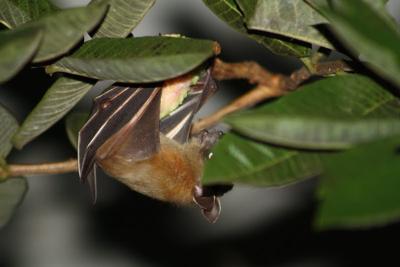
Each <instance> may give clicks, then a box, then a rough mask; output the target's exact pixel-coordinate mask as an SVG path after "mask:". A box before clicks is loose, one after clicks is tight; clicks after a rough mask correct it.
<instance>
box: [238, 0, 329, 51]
mask: <svg viewBox="0 0 400 267" xmlns="http://www.w3.org/2000/svg"><path fill="white" fill-rule="evenodd" d="M237 2H238V4H239V6H240V8H241V10H243V12H244V15H245V21H246V26H247V28H249V29H252V30H259V31H265V32H269V33H274V34H278V35H283V36H286V37H289V38H294V39H297V40H300V41H304V42H308V43H312V44H316V45H319V46H323V47H327V48H332V45H331V44H330V43H329V41H328V40H327V39H326V38H325V37H324V36H323V35H322V34H321V33H320V32H319V31H318V30H317V29H316V28H315V27H314V25H316V24H321V23H326V22H327V21H326V19H325V18H324V17H323V16H321V15H320V14H319V13H318V12H317V11H315V10H314V9H313V8H311V7H310V6H309V5H308V4H306V3H305V2H304V1H303V0H287V1H280V0H269V1H264V0H237Z"/></svg>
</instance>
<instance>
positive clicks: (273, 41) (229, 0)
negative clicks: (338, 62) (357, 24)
mask: <svg viewBox="0 0 400 267" xmlns="http://www.w3.org/2000/svg"><path fill="white" fill-rule="evenodd" d="M203 2H204V3H205V4H206V5H207V6H208V8H209V9H210V10H211V11H212V12H213V13H214V14H215V15H216V16H218V17H219V18H220V19H221V20H223V21H224V22H226V23H227V24H228V25H229V26H231V27H232V28H233V29H235V30H237V31H238V32H241V33H244V34H246V35H247V36H248V37H249V38H252V39H254V40H255V41H257V42H258V43H260V44H262V45H264V46H265V47H266V48H268V49H269V50H271V51H272V52H273V53H275V54H278V55H282V56H295V57H307V56H310V55H311V49H310V48H309V47H304V46H302V45H298V44H294V43H291V42H286V41H283V40H280V39H277V38H272V37H271V38H269V37H267V36H265V35H263V34H257V33H250V32H248V30H247V28H246V27H245V25H244V17H243V15H242V13H241V12H240V10H239V9H238V7H237V5H236V2H235V1H234V0H203Z"/></svg>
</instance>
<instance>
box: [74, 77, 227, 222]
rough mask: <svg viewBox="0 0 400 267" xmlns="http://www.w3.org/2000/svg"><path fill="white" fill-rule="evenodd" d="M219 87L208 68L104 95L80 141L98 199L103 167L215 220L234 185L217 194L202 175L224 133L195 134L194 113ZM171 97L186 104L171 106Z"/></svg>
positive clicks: (85, 171)
mask: <svg viewBox="0 0 400 267" xmlns="http://www.w3.org/2000/svg"><path fill="white" fill-rule="evenodd" d="M215 90H216V84H215V82H214V81H213V80H212V78H211V74H210V70H208V71H206V72H204V73H202V74H201V75H200V77H199V78H198V79H193V76H190V75H186V76H182V77H180V78H176V79H174V80H170V81H167V82H165V84H164V86H162V87H156V88H129V87H125V88H123V87H112V88H111V89H110V90H108V91H107V92H105V93H104V94H102V95H100V96H98V97H97V98H96V99H95V108H94V111H93V113H92V115H91V117H90V119H89V120H88V122H87V123H86V124H85V125H84V127H83V128H82V129H81V131H80V133H79V142H78V143H79V144H78V158H79V173H80V176H81V179H82V180H83V181H85V180H88V181H89V185H90V186H91V189H92V193H93V198H94V199H96V165H98V166H100V167H101V168H102V169H103V170H104V171H105V172H106V173H107V174H109V175H110V176H112V177H114V178H116V179H117V180H119V181H120V182H122V183H124V184H126V185H127V186H128V187H130V188H131V189H133V190H135V191H137V192H140V193H142V194H144V195H147V196H150V197H152V198H155V199H159V200H163V201H168V202H172V203H176V204H189V203H191V202H194V203H196V204H198V205H199V206H200V207H201V209H202V212H203V214H204V215H205V216H206V218H207V219H208V220H209V221H211V222H214V221H215V220H216V219H217V218H218V215H219V212H220V203H219V199H218V197H217V196H219V195H221V193H224V192H225V191H226V189H230V188H231V187H230V186H228V187H226V188H222V191H221V190H219V191H221V192H214V191H213V190H212V187H209V188H203V187H202V186H201V181H200V179H201V176H202V171H203V164H204V163H203V160H204V158H205V156H207V154H208V153H207V151H208V150H209V149H210V147H211V146H212V145H213V144H214V143H215V142H216V140H217V139H218V138H219V133H218V132H211V133H209V132H207V131H204V132H203V133H202V134H200V135H199V136H197V137H192V138H190V136H189V135H190V129H191V124H192V120H193V116H194V114H195V113H196V112H197V111H198V109H199V108H200V107H201V106H202V104H203V103H204V102H205V100H206V99H207V97H208V96H210V95H212V94H213V93H214V92H215ZM171 97H172V98H174V97H177V99H178V102H179V103H181V102H182V103H181V104H180V105H179V103H178V104H177V102H176V101H175V102H173V104H172V105H170V104H169V102H168V101H169V99H170V98H171ZM178 105H179V107H177V106H178ZM160 106H161V107H162V110H160ZM176 107H177V108H176ZM171 110H173V111H172V112H170V111H171ZM160 114H161V115H160ZM160 117H161V121H160ZM217 189H221V187H218V188H217Z"/></svg>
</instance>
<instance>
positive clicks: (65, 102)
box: [14, 2, 144, 148]
mask: <svg viewBox="0 0 400 267" xmlns="http://www.w3.org/2000/svg"><path fill="white" fill-rule="evenodd" d="M115 3H116V2H115ZM142 12H144V11H143V10H142ZM111 15H112V10H110V11H109V13H108V15H107V17H106V20H107V19H108V20H109V21H111V20H112V19H111V17H110V16H111ZM137 18H138V17H137ZM132 23H133V22H132ZM135 23H136V24H137V23H138V21H136V22H135ZM101 27H103V26H101ZM104 27H105V26H104ZM120 34H123V32H122V31H121V32H120ZM95 37H96V36H95ZM120 37H124V36H120ZM91 88H92V84H90V83H85V82H82V81H79V80H75V79H72V78H67V77H63V78H60V79H58V80H57V81H56V82H55V83H54V84H53V86H51V87H50V89H48V91H47V93H46V94H45V95H44V97H43V98H42V100H41V101H40V102H39V104H38V105H37V106H36V107H35V108H34V109H33V111H32V112H31V113H30V114H29V116H28V117H27V118H26V120H25V121H24V123H23V125H22V127H21V129H20V131H19V132H18V134H17V135H16V137H15V138H14V143H15V146H16V147H18V148H22V147H23V146H24V145H25V144H27V143H28V142H30V141H32V140H33V139H34V138H36V137H37V136H39V135H40V134H42V133H43V132H45V131H46V130H47V129H49V128H50V127H51V126H52V125H54V124H55V123H56V122H57V121H59V120H60V119H61V118H62V117H63V116H64V115H65V114H66V113H67V112H68V111H70V110H71V109H72V108H73V107H74V106H75V105H76V104H77V103H78V102H79V101H80V100H81V99H82V98H83V97H84V96H85V95H86V93H87V92H88V91H89V90H90V89H91Z"/></svg>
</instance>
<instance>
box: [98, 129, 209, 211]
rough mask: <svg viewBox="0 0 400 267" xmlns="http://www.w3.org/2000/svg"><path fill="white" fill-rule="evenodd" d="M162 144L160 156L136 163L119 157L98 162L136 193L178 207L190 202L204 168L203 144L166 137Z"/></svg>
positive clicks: (162, 139)
mask: <svg viewBox="0 0 400 267" xmlns="http://www.w3.org/2000/svg"><path fill="white" fill-rule="evenodd" d="M160 141H161V146H160V151H159V153H157V154H155V155H154V156H153V157H151V158H149V159H147V160H142V161H136V162H135V161H133V160H129V159H125V158H122V157H118V155H116V156H112V157H109V158H105V159H102V160H98V161H97V162H98V164H99V165H100V167H101V168H102V169H103V170H104V171H105V172H106V173H108V174H109V175H110V176H113V177H115V178H116V179H117V180H119V181H121V182H122V183H124V184H126V185H127V186H129V187H130V188H131V189H133V190H135V191H137V192H140V193H142V194H145V195H147V196H150V197H153V198H156V199H159V200H163V201H168V202H173V203H176V204H188V203H191V202H192V199H193V190H194V186H195V185H197V184H200V178H201V175H202V169H203V160H202V156H201V154H200V145H199V144H198V142H197V140H193V141H192V142H190V143H187V144H184V145H181V144H179V143H177V142H175V141H173V140H171V139H168V138H167V137H165V136H163V135H161V136H160Z"/></svg>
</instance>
